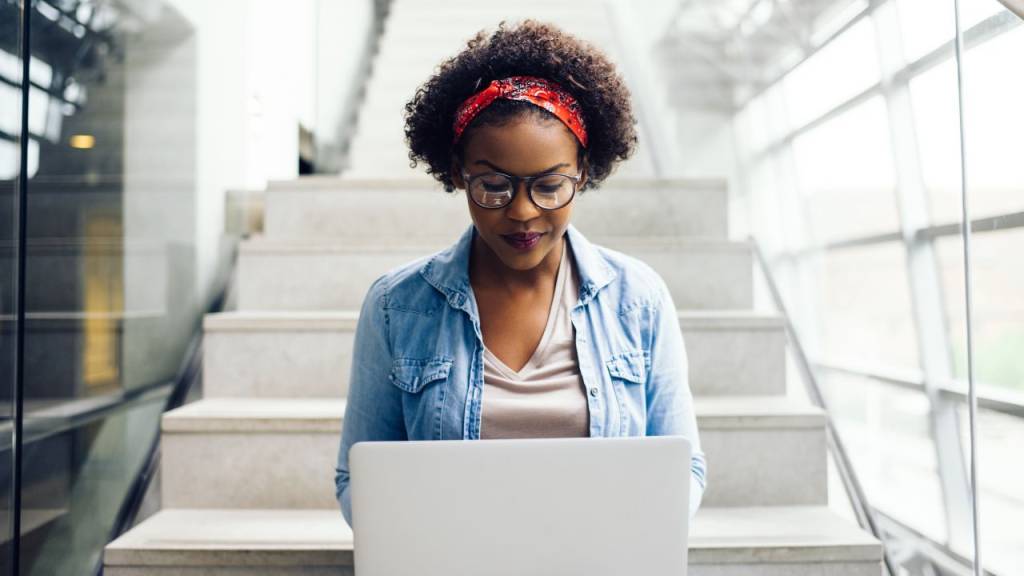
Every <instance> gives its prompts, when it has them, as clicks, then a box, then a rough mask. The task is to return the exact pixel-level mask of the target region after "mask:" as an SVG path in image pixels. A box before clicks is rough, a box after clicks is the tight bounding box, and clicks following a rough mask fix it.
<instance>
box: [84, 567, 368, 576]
mask: <svg viewBox="0 0 1024 576" xmlns="http://www.w3.org/2000/svg"><path fill="white" fill-rule="evenodd" d="M103 574H104V576H240V575H241V574H245V575H246V576H353V575H354V574H355V570H354V569H353V568H352V566H351V565H349V566H269V567H268V566H258V565H250V566H216V565H206V566H181V567H179V566H106V567H104V569H103Z"/></svg>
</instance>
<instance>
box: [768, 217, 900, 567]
mask: <svg viewBox="0 0 1024 576" xmlns="http://www.w3.org/2000/svg"><path fill="white" fill-rule="evenodd" d="M749 240H750V244H751V246H752V247H753V250H754V256H755V259H756V260H757V264H758V267H759V268H760V269H761V273H762V275H763V276H764V279H765V284H766V285H767V286H768V290H769V292H771V296H772V301H773V302H774V303H775V307H776V308H777V309H778V311H779V313H780V314H781V315H782V319H783V322H784V323H785V326H786V334H787V337H788V339H789V344H790V346H791V347H792V349H793V355H794V356H795V357H796V365H797V368H798V369H799V370H800V375H801V379H802V380H803V381H804V385H805V386H806V387H807V393H808V395H809V396H810V397H811V402H812V403H813V404H814V405H815V406H817V407H819V408H821V409H822V410H824V412H825V428H826V432H827V434H826V439H827V442H828V447H829V450H830V451H831V452H832V454H833V456H835V463H836V469H837V471H838V472H839V477H840V479H841V480H842V482H843V486H844V487H845V488H846V495H847V497H849V499H850V506H851V507H853V512H854V514H855V515H856V516H857V521H858V522H859V523H860V525H861V527H862V528H864V529H866V530H867V531H869V532H870V533H871V535H872V536H874V537H875V538H878V539H879V541H883V538H882V533H881V530H880V529H879V527H878V521H877V520H876V518H875V516H874V510H873V509H872V508H871V506H870V505H868V500H867V497H866V496H865V494H864V488H863V487H862V486H861V484H860V480H858V479H857V474H856V472H855V471H854V470H853V464H852V463H851V462H850V458H849V455H847V453H846V448H845V447H844V446H843V442H842V439H841V438H840V437H839V432H838V431H837V430H836V426H835V422H834V421H833V420H832V412H831V411H830V410H829V409H828V405H827V403H826V402H825V396H824V394H822V392H821V386H820V385H819V384H818V380H817V378H816V377H815V376H814V371H813V370H811V364H810V362H809V361H808V360H807V355H806V354H805V353H804V348H803V346H802V345H801V344H800V338H799V336H798V335H797V332H796V329H795V327H794V326H793V322H792V320H791V319H790V316H789V312H788V311H787V310H786V305H785V303H784V302H783V301H782V293H781V292H780V291H779V287H778V285H777V284H776V283H775V277H774V276H772V272H771V270H770V269H769V268H768V261H767V260H766V259H765V256H764V252H763V251H762V250H761V245H760V244H759V243H758V242H757V239H756V238H754V237H750V239H749ZM882 562H883V564H884V565H885V569H886V572H887V573H888V574H889V575H890V576H895V575H896V574H897V573H898V572H897V571H896V569H895V567H896V562H895V561H894V560H893V559H892V558H891V557H890V555H889V549H888V547H886V546H885V543H884V541H883V544H882Z"/></svg>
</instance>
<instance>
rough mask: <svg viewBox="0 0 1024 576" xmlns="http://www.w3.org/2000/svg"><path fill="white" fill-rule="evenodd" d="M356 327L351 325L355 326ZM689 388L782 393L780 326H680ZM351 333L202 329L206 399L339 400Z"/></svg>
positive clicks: (699, 392)
mask: <svg viewBox="0 0 1024 576" xmlns="http://www.w3.org/2000/svg"><path fill="white" fill-rule="evenodd" d="M353 326H354V322H353ZM683 336H684V338H685V340H686V351H687V358H688V361H689V366H690V389H691V390H692V392H693V394H694V395H696V396H735V395H748V396H754V395H758V396H769V395H782V394H784V393H785V388H786V382H785V357H784V353H785V352H784V346H785V336H784V334H783V332H782V328H781V327H780V328H778V329H775V330H772V329H761V328H758V329H750V330H743V329H739V328H737V329H735V330H721V329H713V330H707V329H700V328H691V327H687V325H686V321H685V320H684V321H683ZM354 339H355V333H354V328H348V329H344V328H338V329H336V330H316V331H310V330H292V331H283V330H265V331H255V330H246V331H239V332H231V331H227V332H226V331H216V332H207V333H206V336H205V339H204V340H205V343H204V346H205V349H204V353H203V358H204V360H203V370H204V372H203V394H204V396H205V397H207V398H224V397H247V398H251V397H279V398H343V397H345V396H346V395H347V394H348V377H349V370H350V365H351V358H352V345H353V341H354Z"/></svg>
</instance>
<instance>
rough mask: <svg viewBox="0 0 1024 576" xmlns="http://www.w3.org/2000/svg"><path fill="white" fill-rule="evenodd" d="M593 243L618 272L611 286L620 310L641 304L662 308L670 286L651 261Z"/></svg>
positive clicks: (634, 307) (641, 305)
mask: <svg viewBox="0 0 1024 576" xmlns="http://www.w3.org/2000/svg"><path fill="white" fill-rule="evenodd" d="M592 246H593V247H594V249H595V250H596V252H597V253H598V255H599V256H600V257H601V258H602V259H603V260H604V261H605V263H606V264H608V266H609V267H610V268H611V269H612V270H613V271H614V272H615V278H614V280H612V282H611V283H610V284H609V286H608V287H607V288H609V289H610V291H611V293H612V295H613V296H614V299H615V300H616V301H617V303H618V307H619V312H620V313H625V312H628V311H630V310H633V309H636V308H638V307H646V308H652V307H653V308H660V307H661V306H662V305H663V304H664V303H665V297H666V295H667V294H668V287H667V285H666V284H665V280H664V279H663V278H662V277H661V275H660V274H658V272H657V271H655V270H654V268H652V267H651V266H650V265H649V264H647V263H646V262H644V261H643V260H640V259H639V258H637V257H635V256H630V255H629V254H626V253H625V252H621V251H618V250H614V249H612V248H608V247H605V246H600V245H597V244H593V245H592Z"/></svg>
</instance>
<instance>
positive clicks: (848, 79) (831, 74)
mask: <svg viewBox="0 0 1024 576" xmlns="http://www.w3.org/2000/svg"><path fill="white" fill-rule="evenodd" d="M839 70H842V73H841V74H838V73H836V71H839ZM880 75H881V72H880V68H879V60H878V50H877V48H876V43H875V29H874V27H873V26H872V24H871V19H870V18H863V19H861V20H860V21H859V22H857V23H856V24H854V25H853V26H851V27H850V28H849V29H848V30H846V31H845V32H843V33H842V34H840V35H839V37H837V38H836V39H835V40H834V41H833V42H832V43H830V44H828V45H826V46H825V47H824V48H822V49H821V50H820V51H818V52H817V53H816V54H814V55H813V56H811V57H810V58H808V59H807V60H806V61H805V62H804V63H802V64H801V65H800V66H798V67H797V68H796V69H795V70H793V72H791V73H790V74H789V75H788V76H787V77H786V79H785V81H784V85H785V90H786V99H787V102H788V104H789V118H790V120H791V121H792V122H793V125H794V126H802V125H804V124H806V123H807V122H809V121H811V120H813V119H815V118H817V117H818V116H820V115H821V114H823V113H824V112H825V111H827V110H829V109H830V108H833V107H834V106H836V105H837V104H840V103H842V102H843V101H844V100H846V99H847V98H850V97H852V96H854V95H856V94H857V93H858V92H860V91H862V90H865V89H867V88H868V87H870V86H871V85H872V84H874V83H876V82H878V80H879V78H880Z"/></svg>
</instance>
